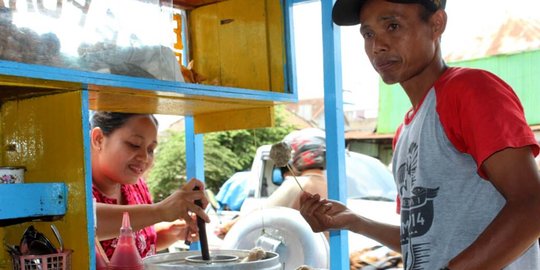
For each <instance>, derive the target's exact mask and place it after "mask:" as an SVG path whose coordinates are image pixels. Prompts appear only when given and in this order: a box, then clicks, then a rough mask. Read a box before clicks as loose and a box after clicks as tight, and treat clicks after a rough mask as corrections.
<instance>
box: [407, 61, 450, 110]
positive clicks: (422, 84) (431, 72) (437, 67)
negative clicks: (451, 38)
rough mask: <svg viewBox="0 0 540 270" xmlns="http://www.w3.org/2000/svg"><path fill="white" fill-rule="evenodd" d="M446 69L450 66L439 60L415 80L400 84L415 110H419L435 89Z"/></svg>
mask: <svg viewBox="0 0 540 270" xmlns="http://www.w3.org/2000/svg"><path fill="white" fill-rule="evenodd" d="M446 69H448V66H446V64H445V63H444V61H443V60H442V59H440V58H439V59H437V60H434V62H433V63H432V64H431V65H429V66H428V67H426V69H424V70H423V71H422V72H421V73H420V74H418V75H416V76H415V77H414V78H412V79H410V80H408V81H405V82H402V83H400V84H401V87H403V89H404V90H405V93H406V94H407V96H408V97H409V100H410V101H411V104H412V106H413V108H414V110H416V109H418V106H419V105H420V102H421V101H422V99H423V98H424V96H425V95H426V93H427V92H428V91H429V90H430V89H431V88H432V87H433V85H434V84H435V82H436V81H437V80H438V79H439V78H440V77H441V76H442V74H443V73H444V72H445V71H446Z"/></svg>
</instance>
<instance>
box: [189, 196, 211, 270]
mask: <svg viewBox="0 0 540 270" xmlns="http://www.w3.org/2000/svg"><path fill="white" fill-rule="evenodd" d="M199 189H200V188H199V187H195V188H193V190H199ZM195 204H196V205H198V206H199V207H201V208H202V207H203V204H202V201H201V200H195ZM197 227H198V228H199V242H200V243H201V255H202V259H203V260H205V261H210V251H209V250H208V238H207V237H206V222H204V219H202V218H201V217H199V216H197Z"/></svg>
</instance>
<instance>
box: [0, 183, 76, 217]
mask: <svg viewBox="0 0 540 270" xmlns="http://www.w3.org/2000/svg"><path fill="white" fill-rule="evenodd" d="M0 197H1V198H2V201H3V202H5V203H3V204H1V205H0V223H2V222H3V221H8V220H15V219H22V218H24V219H39V218H42V217H47V218H50V217H55V216H63V215H65V214H66V197H67V188H66V185H65V184H64V183H36V184H3V185H0Z"/></svg>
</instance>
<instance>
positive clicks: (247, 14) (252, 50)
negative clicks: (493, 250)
mask: <svg viewBox="0 0 540 270" xmlns="http://www.w3.org/2000/svg"><path fill="white" fill-rule="evenodd" d="M217 6H218V12H219V19H220V24H219V26H218V28H219V49H220V51H219V54H220V55H219V56H220V58H219V59H220V62H221V83H222V85H225V86H237V87H244V88H248V89H264V90H269V89H270V73H269V62H268V58H269V55H268V53H269V50H268V43H267V39H268V37H267V35H266V23H267V22H266V11H265V8H266V6H265V1H260V0H256V1H254V0H233V1H225V2H221V3H219V4H217ZM226 21H230V22H228V23H225V22H226ZM222 22H223V23H222Z"/></svg>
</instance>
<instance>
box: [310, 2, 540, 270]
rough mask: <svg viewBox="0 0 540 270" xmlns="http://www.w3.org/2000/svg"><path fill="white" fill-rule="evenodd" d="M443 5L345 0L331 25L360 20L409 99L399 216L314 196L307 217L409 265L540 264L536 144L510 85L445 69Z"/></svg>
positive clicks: (399, 158)
mask: <svg viewBox="0 0 540 270" xmlns="http://www.w3.org/2000/svg"><path fill="white" fill-rule="evenodd" d="M444 7H445V0H417V1H413V0H367V1H363V0H337V2H336V3H335V5H334V8H333V20H334V22H335V23H336V24H338V25H356V24H360V33H361V34H362V36H363V37H364V39H365V51H366V54H367V55H368V58H369V59H370V61H371V63H372V65H373V67H374V68H375V70H376V71H377V72H378V73H379V75H380V76H381V78H382V79H383V81H384V82H385V83H387V84H393V83H399V84H400V85H401V86H402V87H403V89H404V90H405V92H406V94H407V95H408V97H409V99H410V101H411V104H412V109H411V110H410V111H409V112H408V113H407V114H406V116H405V119H404V123H403V124H402V125H401V127H400V128H399V129H398V132H397V134H396V137H395V139H394V147H395V149H394V150H395V151H394V158H393V164H394V166H393V173H394V178H395V180H396V184H397V187H398V209H399V211H400V214H401V221H402V222H401V226H391V225H387V224H381V223H377V222H374V221H372V220H368V219H366V218H364V217H362V216H359V215H356V214H355V213H353V212H352V211H350V210H349V209H347V208H346V207H345V206H344V205H343V204H341V203H339V202H335V201H328V200H324V199H320V196H319V195H312V194H310V193H303V194H302V198H301V213H302V215H303V216H304V218H305V219H306V220H307V221H308V223H309V224H310V225H311V227H312V229H313V230H314V231H316V232H318V231H324V230H328V229H348V230H351V231H353V232H355V233H361V234H364V235H367V236H369V237H371V238H373V239H375V240H378V241H379V242H381V243H382V244H384V245H386V246H388V247H391V248H393V249H395V250H400V251H401V253H402V256H403V260H404V263H405V269H425V270H433V269H452V270H459V269H503V268H504V269H540V263H539V261H540V255H539V248H538V245H537V244H535V242H536V241H537V239H538V236H539V235H540V217H539V216H540V214H539V213H540V179H539V178H540V177H539V174H538V172H537V169H536V164H535V162H534V156H535V155H537V154H538V151H539V147H538V144H537V142H536V140H535V138H534V135H533V134H532V132H531V130H530V128H529V127H528V125H527V123H526V121H525V118H524V114H523V108H522V106H521V104H520V102H519V100H518V98H517V96H516V95H515V93H514V92H513V90H512V89H511V88H510V86H508V85H507V84H506V83H504V82H503V81H502V80H501V79H499V78H498V77H496V76H495V75H493V74H491V73H489V72H486V71H481V70H473V69H464V68H451V67H448V66H446V64H445V63H444V61H443V59H442V56H441V46H440V41H441V36H442V34H443V32H444V30H445V27H446V21H447V15H446V12H445V11H444ZM479 15H481V13H479ZM471 23H474V22H471Z"/></svg>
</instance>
